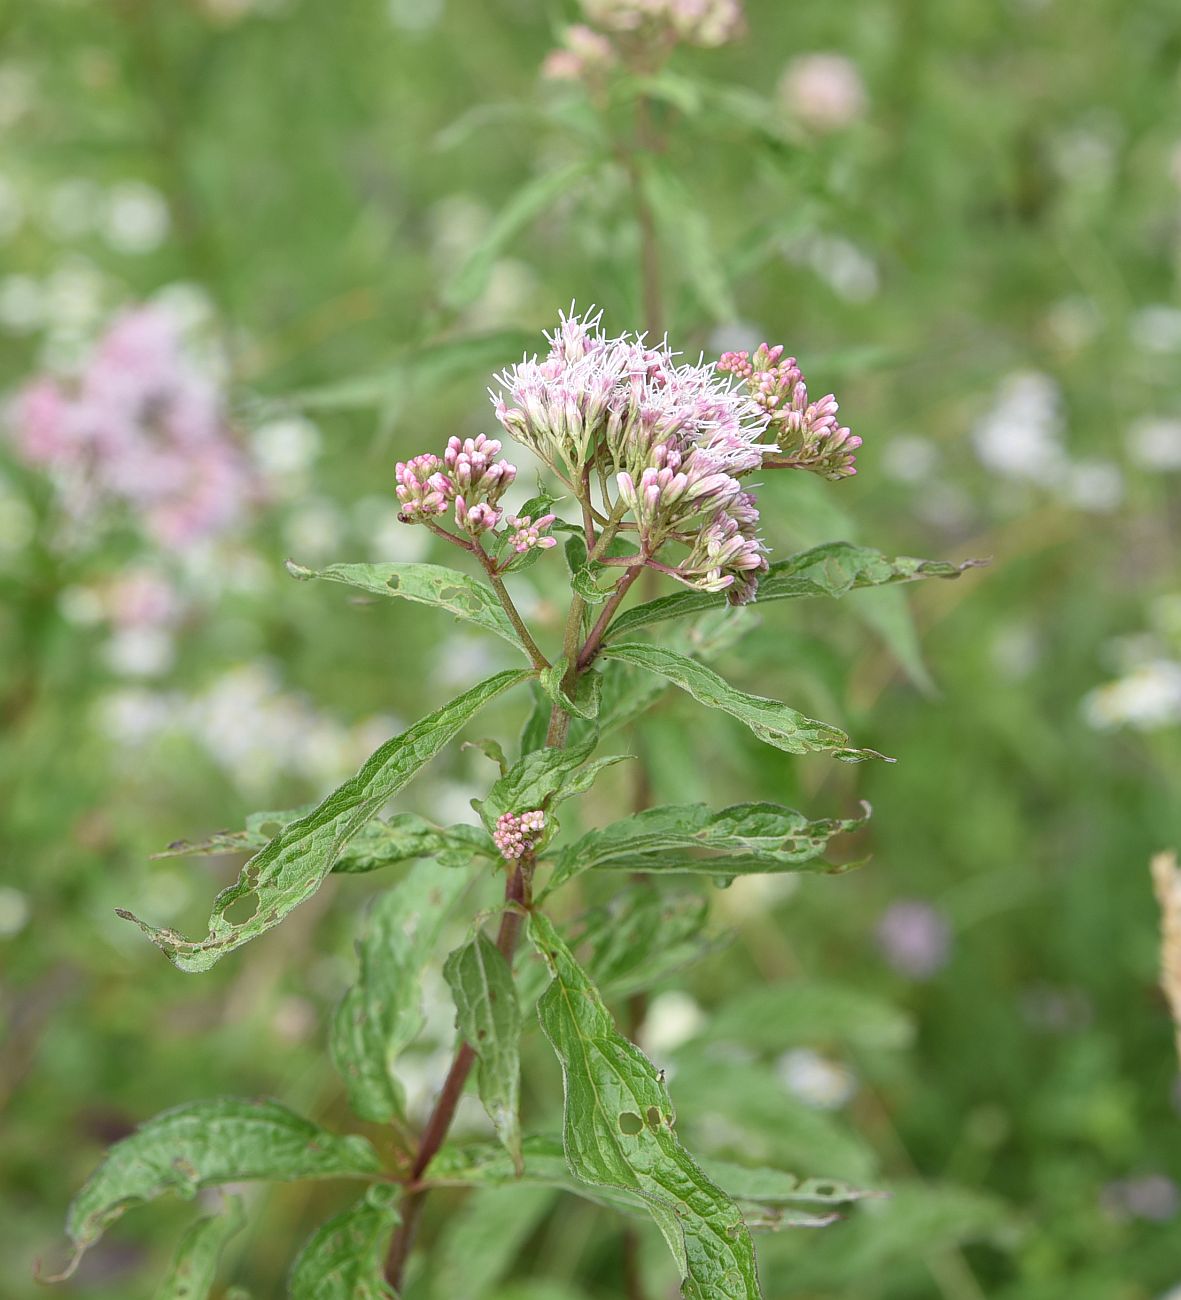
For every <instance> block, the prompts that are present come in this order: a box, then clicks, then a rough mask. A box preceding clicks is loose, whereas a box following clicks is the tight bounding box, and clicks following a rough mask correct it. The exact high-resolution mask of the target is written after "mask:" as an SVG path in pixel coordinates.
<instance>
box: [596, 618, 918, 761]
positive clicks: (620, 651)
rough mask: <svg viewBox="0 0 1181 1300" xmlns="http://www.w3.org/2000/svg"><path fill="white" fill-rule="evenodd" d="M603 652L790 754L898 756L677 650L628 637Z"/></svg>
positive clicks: (856, 757)
mask: <svg viewBox="0 0 1181 1300" xmlns="http://www.w3.org/2000/svg"><path fill="white" fill-rule="evenodd" d="M603 654H604V656H605V657H607V658H610V659H617V660H620V661H622V662H623V663H628V664H634V665H635V666H636V667H638V668H645V669H647V670H648V671H649V672H652V673H657V674H658V675H659V676H661V677H665V678H667V679H668V680H669V681H670V682H672V683H673V685H674V686H679V687H680V688H681V690H683V691H688V693H689V694H690V695H692V696H693V698H694V699H695V700H697V701H698V702H699V703H701V704H705V705H707V706H708V707H709V708H712V709H721V710H722V712H724V713H728V714H730V716H731V717H734V718H737V719H738V721H739V722H742V723H744V724H745V725H746V726H747V727H749V728H750V729H751V731H753V732H754V734H755V735H756V736H758V738H759V739H760V740H762V741H764V742H765V743H766V744H768V745H774V746H775V748H776V749H782V750H786V752H787V753H789V754H806V753H808V752H809V751H829V752H832V753H833V754H834V756H835V757H836V758H839V759H843V760H845V761H847V762H854V763H856V762H861V761H862V760H864V759H867V758H880V759H882V760H884V761H885V762H887V763H890V762H893V761H894V760H893V759H890V758H887V757H886V755H885V754H879V753H878V752H877V751H876V750H874V749H854V748H850V746H849V737H848V736H847V735H846V733H845V732H843V731H841V730H840V728H839V727H833V726H830V725H829V724H828V723H826V722H818V721H817V720H816V719H815V718H809V717H805V715H804V714H802V713H798V712H797V711H796V710H795V709H792V708H789V707H788V706H787V705H786V704H780V703H779V701H778V700H769V699H766V698H765V697H764V696H761V695H748V694H747V693H746V692H745V691H740V690H739V689H738V688H737V687H735V686H731V685H730V683H729V682H727V681H726V680H725V678H724V677H719V676H718V674H717V673H715V672H714V671H713V669H712V668H707V667H706V666H705V665H704V664H701V663H698V662H697V661H696V660H695V659H688V658H686V657H685V656H684V655H682V654H678V653H677V652H676V651H675V650H669V649H666V648H665V647H664V646H657V645H645V644H643V643H642V642H639V641H624V642H622V643H620V644H618V645H609V646H606V647H605V648H604V650H603Z"/></svg>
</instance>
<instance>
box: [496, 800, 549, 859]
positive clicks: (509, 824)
mask: <svg viewBox="0 0 1181 1300" xmlns="http://www.w3.org/2000/svg"><path fill="white" fill-rule="evenodd" d="M544 830H545V813H544V812H542V811H541V809H540V808H535V809H533V810H532V811H530V812H523V813H502V814H501V815H500V816H499V817H498V818H497V819H496V829H495V830H494V831H493V832H492V842H493V843H494V844H495V845H496V847H497V849H499V850H500V856H501V857H502V858H504V859H505V861H506V862H515V861H516V860H517V859H518V858H520V857H522V856H523V855H524V854H526V853H529V852H531V851H532V850H533V849H534V848H535V847H536V845H537V842H538V840H540V839H541V834H542V832H543V831H544Z"/></svg>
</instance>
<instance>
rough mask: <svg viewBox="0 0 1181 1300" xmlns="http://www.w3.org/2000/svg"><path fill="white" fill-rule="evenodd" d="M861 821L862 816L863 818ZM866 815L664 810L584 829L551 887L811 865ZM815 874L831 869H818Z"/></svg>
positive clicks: (697, 807) (775, 807) (562, 857)
mask: <svg viewBox="0 0 1181 1300" xmlns="http://www.w3.org/2000/svg"><path fill="white" fill-rule="evenodd" d="M867 816H868V814H867ZM867 816H865V817H859V818H852V819H845V820H839V819H838V820H834V819H832V818H825V819H823V820H820V821H810V820H809V819H808V818H807V817H805V816H804V814H803V813H801V812H796V810H795V809H794V808H784V807H782V806H781V805H779V804H773V803H744V804H735V805H734V806H733V807H732V808H724V809H722V811H721V812H714V811H713V810H712V809H711V808H709V807H707V806H706V805H705V804H700V803H698V804H667V805H664V806H663V807H659V808H648V809H646V810H645V811H644V812H641V813H636V814H635V815H634V816H631V817H625V818H623V819H622V820H621V821H618V822H615V823H614V824H613V825H611V826H605V827H603V828H602V829H601V830H594V831H589V832H588V833H587V834H586V835H584V836H583V837H582V838H581V839H580V840H578V841H576V842H575V843H574V844H571V845H570V846H569V847H567V848H565V849H563V850H562V851H561V853H560V854H559V855H558V861H557V867H556V869H555V871H554V876H553V881H552V885H551V888H552V887H553V886H556V885H559V884H562V883H563V882H565V881H566V880H568V879H570V877H571V876H573V875H576V874H577V873H578V872H581V871H588V870H592V869H596V868H597V869H599V870H606V871H683V872H700V873H703V874H707V875H714V876H724V875H742V874H747V873H749V872H752V871H753V872H757V871H763V872H768V871H791V870H795V869H798V868H799V867H802V866H806V865H808V864H809V863H816V862H817V860H818V859H820V858H821V857H822V855H823V854H824V853H825V851H826V850H827V848H828V844H829V841H830V840H831V839H832V838H833V836H834V835H840V834H846V833H848V832H850V831H856V830H859V829H860V828H861V827H862V826H864V825H865V823H866V820H867ZM819 869H820V870H831V869H832V868H830V867H829V866H828V865H827V864H826V863H821V865H820V867H819Z"/></svg>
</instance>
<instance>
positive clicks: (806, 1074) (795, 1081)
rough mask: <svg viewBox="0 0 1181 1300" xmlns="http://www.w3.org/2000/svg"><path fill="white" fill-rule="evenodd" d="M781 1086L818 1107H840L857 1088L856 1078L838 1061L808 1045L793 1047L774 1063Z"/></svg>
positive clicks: (801, 1099) (794, 1095)
mask: <svg viewBox="0 0 1181 1300" xmlns="http://www.w3.org/2000/svg"><path fill="white" fill-rule="evenodd" d="M775 1071H776V1073H777V1074H778V1076H779V1079H780V1081H781V1082H782V1084H783V1086H784V1087H785V1088H786V1089H787V1090H788V1092H790V1093H791V1094H792V1096H793V1097H796V1098H797V1099H798V1100H799V1101H802V1102H803V1103H804V1105H805V1106H814V1107H815V1108H816V1109H817V1110H839V1109H840V1108H841V1107H842V1106H844V1105H845V1104H846V1103H847V1102H848V1101H850V1100H851V1099H852V1097H853V1094H854V1093H855V1092H856V1091H857V1078H856V1076H855V1075H854V1074H853V1072H852V1071H851V1070H850V1069H849V1068H848V1067H847V1066H845V1065H842V1064H841V1063H840V1062H839V1061H833V1060H831V1059H830V1058H829V1057H827V1056H822V1055H821V1054H820V1053H819V1052H816V1051H813V1049H812V1048H810V1047H793V1048H792V1049H791V1050H790V1051H788V1052H784V1054H783V1055H782V1056H781V1057H780V1058H779V1060H778V1062H777V1063H776V1066H775Z"/></svg>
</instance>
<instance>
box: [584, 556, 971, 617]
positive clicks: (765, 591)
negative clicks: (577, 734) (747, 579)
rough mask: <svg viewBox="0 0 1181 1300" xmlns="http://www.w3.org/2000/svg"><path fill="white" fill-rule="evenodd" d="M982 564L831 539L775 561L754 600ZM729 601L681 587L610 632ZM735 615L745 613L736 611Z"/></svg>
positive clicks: (946, 574) (939, 574)
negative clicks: (891, 551) (887, 551)
mask: <svg viewBox="0 0 1181 1300" xmlns="http://www.w3.org/2000/svg"><path fill="white" fill-rule="evenodd" d="M981 563H982V561H980V560H966V561H964V562H963V563H962V564H949V563H948V562H946V561H944V560H916V559H911V558H910V557H909V556H905V555H900V556H897V557H895V558H890V557H888V556H886V555H884V554H883V553H882V552H881V551H876V550H873V549H872V548H870V547H867V546H854V545H853V544H852V543H851V542H828V543H826V544H825V545H823V546H814V547H812V548H811V549H810V550H807V551H802V552H801V553H800V554H799V555H793V556H790V557H789V558H788V559H786V560H780V561H779V562H778V563H776V564H773V565H772V566H771V568H770V570H769V572H768V573H766V574H765V575H764V576H763V577H762V578H761V579H760V581H759V596H758V600H757V602H756V604H757V605H762V604H766V603H767V602H768V601H772V600H799V599H801V598H803V597H806V596H832V597H834V598H839V597H841V596H844V595H845V594H846V593H847V592H850V591H854V590H858V589H861V588H864V587H882V586H888V585H893V584H896V583H901V582H915V581H917V580H918V579H920V578H958V577H959V576H960V574H962V573H964V572H965V571H966V570H968V569H971V568H975V567H977V566H978V565H980V564H981ZM725 604H726V597H725V594H724V593H716V592H707V591H678V592H675V593H674V594H672V595H670V596H661V597H660V599H659V600H650V601H648V602H647V604H644V605H636V606H635V607H634V608H633V609H628V610H625V611H624V612H623V613H622V614H620V615H619V617H618V618H616V619H615V621H614V622H613V623H612V624H611V627H610V629H609V631H608V633H607V637H608V639H611V638H613V637H619V636H622V635H624V634H625V633H627V632H634V631H635V630H636V629H637V628H640V627H646V626H647V625H648V624H650V623H658V622H661V621H663V620H664V619H670V618H682V617H685V616H686V615H690V614H701V613H704V612H705V611H707V610H711V609H721V608H723V607H724V606H725ZM735 614H736V616H737V617H742V615H741V614H740V613H739V612H738V611H735Z"/></svg>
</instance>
